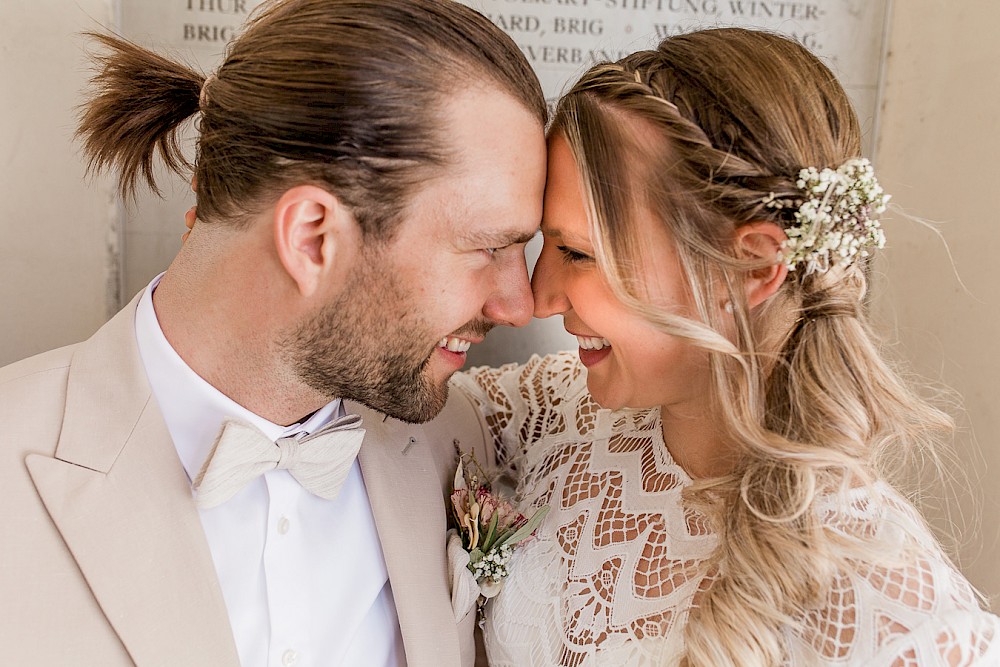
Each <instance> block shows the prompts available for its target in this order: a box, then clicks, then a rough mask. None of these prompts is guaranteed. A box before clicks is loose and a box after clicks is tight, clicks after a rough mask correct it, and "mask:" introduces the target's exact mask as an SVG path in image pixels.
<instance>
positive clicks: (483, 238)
mask: <svg viewBox="0 0 1000 667" xmlns="http://www.w3.org/2000/svg"><path fill="white" fill-rule="evenodd" d="M537 233H538V230H537V229H533V230H531V231H530V232H524V231H519V230H509V229H504V230H482V231H470V232H465V233H463V234H462V240H463V241H465V242H466V243H468V244H470V245H474V246H482V247H487V248H506V247H507V246H509V245H515V244H517V243H527V242H528V241H530V240H531V239H533V238H535V234H537Z"/></svg>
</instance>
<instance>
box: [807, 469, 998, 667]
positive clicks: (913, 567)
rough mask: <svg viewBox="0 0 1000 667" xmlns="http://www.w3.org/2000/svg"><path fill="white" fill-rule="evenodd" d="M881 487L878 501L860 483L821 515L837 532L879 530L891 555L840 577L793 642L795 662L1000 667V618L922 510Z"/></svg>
mask: <svg viewBox="0 0 1000 667" xmlns="http://www.w3.org/2000/svg"><path fill="white" fill-rule="evenodd" d="M876 488H878V489H881V491H880V492H879V493H877V494H875V497H876V498H879V500H880V502H869V496H868V495H867V492H866V491H865V490H863V489H859V490H857V491H854V492H851V496H852V498H853V502H848V503H844V504H842V505H840V507H839V509H837V511H836V512H834V511H832V510H831V511H828V512H826V513H825V514H824V515H823V516H824V520H825V523H826V524H827V526H828V528H831V529H834V530H836V531H838V532H843V533H845V534H846V533H851V532H854V533H856V532H858V531H865V532H868V531H870V532H871V534H872V535H877V538H878V539H879V540H880V542H882V544H883V546H884V548H885V553H886V555H887V558H886V559H884V560H883V561H882V562H879V563H877V564H876V563H871V562H867V561H862V560H859V561H856V562H855V565H854V567H853V568H851V570H850V571H848V572H844V573H841V575H840V576H838V577H837V579H836V580H835V582H834V585H833V586H832V588H831V590H830V592H829V597H828V599H827V601H826V604H825V605H823V606H822V607H821V608H820V609H818V610H816V611H814V612H813V613H811V614H809V615H808V616H807V617H806V622H805V623H804V624H803V626H802V629H801V630H800V631H799V632H798V633H797V634H798V637H797V638H795V639H793V640H792V642H791V647H792V651H793V658H798V661H796V660H793V661H792V664H799V662H809V661H808V660H807V658H811V659H813V660H815V659H816V658H818V659H819V660H820V662H823V663H824V664H825V663H827V662H830V663H835V664H841V662H843V663H844V664H851V665H854V664H858V665H860V664H864V665H873V666H875V667H953V666H961V667H987V666H990V667H1000V619H998V618H997V617H996V616H994V615H993V614H990V613H988V612H986V611H983V610H982V609H980V606H979V601H978V598H977V596H976V593H975V591H974V589H973V587H972V585H971V584H970V583H969V582H968V580H966V579H965V577H963V576H962V575H961V573H960V572H959V571H958V569H956V568H955V566H954V565H953V564H952V562H951V560H950V559H949V558H948V557H947V556H946V555H945V554H944V552H943V551H942V550H941V548H940V546H939V545H938V543H937V541H936V540H935V539H934V537H933V535H932V533H931V531H930V529H929V528H928V527H927V526H926V524H925V523H924V522H923V520H922V519H921V518H920V516H919V513H918V512H917V511H916V509H915V508H913V507H912V506H911V505H910V504H909V503H908V502H907V501H906V500H904V499H903V498H902V497H901V496H899V495H898V494H896V493H895V492H894V491H892V490H891V489H890V488H889V487H888V486H887V485H880V486H879V487H876ZM831 507H832V504H831ZM891 554H895V556H894V557H888V556H890V555H891Z"/></svg>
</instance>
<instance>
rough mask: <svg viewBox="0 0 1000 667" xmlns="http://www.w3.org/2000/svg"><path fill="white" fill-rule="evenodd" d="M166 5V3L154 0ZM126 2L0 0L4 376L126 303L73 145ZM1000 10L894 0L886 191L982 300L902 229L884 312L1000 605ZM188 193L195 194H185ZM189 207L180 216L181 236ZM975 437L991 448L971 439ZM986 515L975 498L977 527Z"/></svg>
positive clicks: (92, 189) (884, 278) (882, 286)
mask: <svg viewBox="0 0 1000 667" xmlns="http://www.w3.org/2000/svg"><path fill="white" fill-rule="evenodd" d="M151 1H152V0H151ZM111 6H112V4H111V0H74V2H64V1H63V0H2V2H0V195H2V199H0V201H2V202H3V206H2V207H0V239H2V242H0V364H4V363H7V362H10V361H13V360H15V359H19V358H22V357H24V356H27V355H30V354H33V353H36V352H39V351H42V350H45V349H49V348H51V347H55V346H58V345H62V344H66V343H70V342H73V341H76V340H80V339H82V338H85V337H86V336H88V335H89V334H90V333H92V332H93V331H94V330H95V329H96V328H97V327H98V326H99V325H100V324H101V323H102V322H103V321H104V320H105V319H106V317H107V315H108V306H109V304H115V303H117V302H118V299H119V296H120V295H119V294H118V289H119V284H120V277H119V275H118V271H117V269H116V266H117V264H118V262H117V261H116V254H117V253H118V248H119V243H118V239H119V224H118V220H119V219H120V216H119V214H118V211H117V209H116V207H115V205H114V199H113V197H112V195H111V192H110V187H109V185H108V184H107V182H106V181H97V182H91V183H90V184H88V183H85V182H84V181H83V178H82V177H83V166H82V165H81V162H80V159H79V153H78V151H77V149H76V148H75V146H74V145H73V144H72V143H71V136H72V132H73V107H74V105H76V104H77V103H78V102H79V97H78V92H79V90H80V89H81V88H82V86H83V84H84V81H85V76H86V74H85V66H86V61H85V58H84V56H83V51H82V43H81V40H80V39H79V38H78V37H77V36H76V35H75V33H77V32H78V31H80V30H83V29H89V28H94V27H96V26H97V25H98V24H104V25H111V24H113V19H114V17H113V16H112V9H111ZM997 25H1000V3H994V2H991V1H988V0H976V1H972V0H969V1H966V2H961V3H956V2H948V1H947V0H896V2H895V5H894V9H893V13H892V17H891V25H890V41H889V60H888V65H887V69H886V78H885V82H886V84H885V91H884V92H885V97H884V112H883V114H882V118H881V130H880V135H879V137H878V143H877V146H878V151H877V155H876V158H877V162H878V169H879V174H880V178H881V180H882V182H883V184H884V185H885V186H886V189H887V190H889V191H890V192H892V193H893V194H894V195H895V201H896V202H897V203H898V204H901V205H902V206H903V207H905V208H906V209H907V210H908V211H910V212H912V213H914V214H917V215H920V216H923V217H926V218H931V219H934V220H938V221H942V222H944V223H946V224H944V225H942V227H941V230H942V232H943V234H944V235H945V237H946V238H947V241H948V244H949V245H950V248H951V252H952V254H953V255H954V258H955V266H956V269H957V271H958V272H959V274H960V275H961V277H962V279H963V280H964V281H965V284H966V285H967V287H968V291H966V290H964V289H963V288H962V286H961V285H960V284H959V282H958V280H957V279H956V277H955V276H954V273H953V271H952V266H951V264H950V262H949V259H948V255H947V252H946V251H945V249H944V246H943V245H942V243H941V242H940V241H939V240H938V239H937V238H936V236H935V235H934V234H932V233H930V232H928V231H927V230H925V229H924V228H923V227H921V226H919V225H917V224H914V223H912V222H909V221H906V220H902V219H895V220H890V221H889V222H888V223H887V228H888V230H887V231H888V235H889V247H888V248H887V250H886V252H885V254H884V257H883V258H882V260H880V262H879V264H878V267H877V268H878V274H879V275H878V281H877V286H876V296H875V302H874V307H875V313H876V316H877V318H878V320H879V322H880V325H881V327H882V329H883V331H885V332H886V333H887V335H888V337H889V339H890V340H891V341H892V342H893V343H894V350H895V351H896V352H898V353H899V355H900V356H902V357H904V358H907V359H910V360H911V361H912V364H913V365H914V367H915V369H916V370H917V371H918V372H919V373H920V374H921V375H923V376H925V377H928V378H930V379H932V380H936V381H940V382H942V383H944V384H946V385H948V386H950V387H952V388H953V389H955V390H957V392H958V393H960V394H961V395H962V396H963V397H964V399H965V409H966V413H965V416H964V417H963V424H964V426H965V430H964V431H963V433H962V434H961V435H960V438H959V442H958V448H959V453H960V457H961V460H962V461H963V465H964V466H965V468H966V469H967V470H968V473H969V474H970V475H971V476H972V477H973V479H974V480H977V485H978V488H979V489H980V491H979V495H980V498H979V507H980V508H981V511H982V522H981V525H979V526H978V528H977V529H976V531H975V532H974V533H973V532H969V531H966V532H965V533H964V537H965V538H966V540H967V544H966V545H965V547H964V548H963V551H962V555H963V559H962V564H963V567H964V569H965V571H966V573H967V574H968V575H969V576H970V578H971V579H972V580H973V582H974V583H975V584H977V585H979V586H980V587H982V588H983V590H984V591H986V592H987V593H989V594H991V595H992V596H994V597H995V598H996V597H998V596H1000V445H998V443H997V440H998V434H1000V409H998V407H997V401H998V395H1000V353H998V352H997V344H998V342H1000V295H998V288H1000V225H998V224H997V223H996V222H995V221H994V208H995V207H994V196H995V195H994V193H995V192H996V191H997V187H996V186H995V185H994V182H993V181H994V172H995V171H996V170H995V169H994V168H993V164H994V163H995V156H996V155H998V154H1000V120H998V119H1000V85H998V83H1000V81H998V77H997V74H996V70H995V63H996V62H997V61H998V60H1000V45H997V43H996V42H995V40H994V39H993V33H994V31H995V29H996V26H997ZM181 185H182V186H183V184H181ZM182 214H183V211H182V210H178V211H177V220H178V229H179V228H180V225H181V216H182ZM976 440H978V443H979V451H978V453H977V452H976V450H975V447H974V444H973V443H974V442H975V441H976ZM970 507H972V502H971V501H970V499H968V498H966V499H964V500H963V509H964V513H965V515H966V516H967V517H971V516H972V511H971V509H970Z"/></svg>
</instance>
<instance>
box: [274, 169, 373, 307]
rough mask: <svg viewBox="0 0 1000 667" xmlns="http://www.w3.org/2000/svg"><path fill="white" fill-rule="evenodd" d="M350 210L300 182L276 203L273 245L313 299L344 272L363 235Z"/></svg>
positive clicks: (304, 291)
mask: <svg viewBox="0 0 1000 667" xmlns="http://www.w3.org/2000/svg"><path fill="white" fill-rule="evenodd" d="M360 232H361V230H360V229H359V227H358V223H357V221H356V220H355V219H354V215H353V214H352V213H351V211H350V210H349V209H348V208H347V207H346V206H344V205H343V204H342V203H341V202H340V200H339V199H338V198H337V197H336V196H334V195H333V194H331V193H329V192H327V191H326V190H324V189H322V188H319V187H316V186H314V185H299V186H296V187H294V188H291V189H290V190H287V191H286V192H285V193H284V194H283V195H281V198H280V199H278V202H277V204H275V206H274V244H275V247H276V249H277V251H278V258H279V259H280V260H281V263H282V265H283V266H284V267H285V271H287V272H288V275H289V276H290V277H291V279H292V280H293V281H294V282H295V284H296V285H298V289H299V293H300V294H302V296H304V297H311V296H313V295H314V294H316V293H317V291H319V290H320V288H321V287H323V286H324V285H325V284H327V283H328V282H329V280H330V279H331V277H332V278H334V279H336V278H341V277H343V276H345V275H346V274H347V272H348V270H349V268H350V266H351V264H352V260H353V257H354V256H355V254H356V252H357V250H358V248H359V245H360V239H361V233H360Z"/></svg>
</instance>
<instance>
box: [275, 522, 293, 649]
mask: <svg viewBox="0 0 1000 667" xmlns="http://www.w3.org/2000/svg"><path fill="white" fill-rule="evenodd" d="M291 527H292V522H291V521H289V520H288V519H287V518H285V517H281V518H280V519H278V533H280V534H281V535H285V534H286V533H288V529H289V528H291ZM286 653H287V652H286ZM292 654H293V655H294V654H295V651H292Z"/></svg>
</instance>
